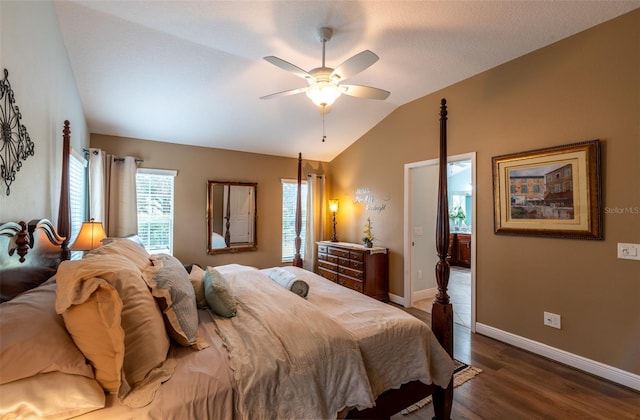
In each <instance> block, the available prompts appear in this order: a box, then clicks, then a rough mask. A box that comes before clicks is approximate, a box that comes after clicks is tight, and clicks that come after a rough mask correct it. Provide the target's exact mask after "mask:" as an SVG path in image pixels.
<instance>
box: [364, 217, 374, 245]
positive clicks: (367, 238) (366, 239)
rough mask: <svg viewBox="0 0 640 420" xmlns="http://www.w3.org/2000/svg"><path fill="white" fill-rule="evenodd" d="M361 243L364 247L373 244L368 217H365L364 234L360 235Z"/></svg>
mask: <svg viewBox="0 0 640 420" xmlns="http://www.w3.org/2000/svg"><path fill="white" fill-rule="evenodd" d="M362 243H363V245H364V247H365V248H371V247H372V246H373V233H372V232H371V218H370V217H367V224H366V225H364V236H363V237H362Z"/></svg>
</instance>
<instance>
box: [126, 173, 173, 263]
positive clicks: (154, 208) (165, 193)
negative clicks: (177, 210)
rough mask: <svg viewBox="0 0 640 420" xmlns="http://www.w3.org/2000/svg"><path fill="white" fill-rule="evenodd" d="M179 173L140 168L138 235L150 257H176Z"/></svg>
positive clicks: (138, 181)
mask: <svg viewBox="0 0 640 420" xmlns="http://www.w3.org/2000/svg"><path fill="white" fill-rule="evenodd" d="M175 176H176V171H168V170H162V169H147V168H140V169H138V172H137V174H136V193H137V196H138V236H139V237H140V239H141V240H142V243H143V244H144V246H145V248H146V250H147V252H149V253H150V254H159V253H165V254H173V180H174V177H175Z"/></svg>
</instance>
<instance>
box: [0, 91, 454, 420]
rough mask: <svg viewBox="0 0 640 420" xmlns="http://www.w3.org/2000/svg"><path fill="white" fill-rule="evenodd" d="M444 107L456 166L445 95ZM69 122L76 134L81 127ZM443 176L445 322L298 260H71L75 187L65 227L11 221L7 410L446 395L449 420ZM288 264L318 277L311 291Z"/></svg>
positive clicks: (3, 245)
mask: <svg viewBox="0 0 640 420" xmlns="http://www.w3.org/2000/svg"><path fill="white" fill-rule="evenodd" d="M440 116H441V142H440V143H441V146H440V154H441V168H442V167H444V168H445V170H446V102H445V101H444V100H443V101H442V104H441V112H440ZM63 133H64V142H65V144H66V145H68V141H69V129H68V123H66V125H65V131H64V132H63ZM67 147H68V146H67ZM299 161H300V160H299ZM442 162H444V163H445V164H444V165H442ZM67 165H68V163H67V162H64V161H63V180H64V179H65V178H66V176H68V175H65V173H67V170H68V167H67ZM298 170H299V173H300V165H299V169H298ZM299 178H300V176H299ZM442 178H443V176H442V173H441V182H440V193H439V210H438V229H437V230H438V233H437V249H438V255H439V256H440V261H439V262H438V265H437V267H436V275H437V280H438V289H439V292H438V296H437V297H436V303H434V308H433V314H432V328H431V329H429V327H428V326H427V325H426V324H424V323H422V322H421V321H419V320H417V319H416V318H414V317H412V316H411V315H409V314H407V313H405V312H404V311H402V310H400V309H398V308H395V307H393V306H391V305H388V304H384V303H381V302H378V301H376V300H374V299H371V298H369V297H367V296H364V295H362V294H359V293H357V292H354V291H352V290H349V289H346V288H344V287H342V286H340V285H337V284H335V283H332V282H330V281H328V280H326V279H324V278H322V277H320V276H318V275H316V274H314V273H311V272H308V271H305V270H303V269H302V268H300V267H299V266H298V265H299V263H297V262H296V263H295V264H294V266H291V267H277V268H267V269H258V268H254V267H247V266H242V265H237V264H228V265H224V266H218V267H206V268H200V267H198V266H187V265H184V264H183V263H182V262H180V261H178V260H177V259H175V258H174V257H171V256H167V255H149V254H147V253H146V251H144V248H142V247H140V246H139V245H138V244H137V243H135V241H131V240H129V239H122V240H117V241H113V242H112V243H109V244H106V245H104V246H103V247H100V248H97V249H96V250H94V251H91V252H90V253H88V255H86V256H85V258H83V259H82V260H80V261H67V259H68V254H69V252H68V243H67V241H66V239H65V236H67V235H68V231H69V225H68V221H67V220H68V209H66V208H65V207H66V206H65V204H64V203H65V202H67V199H66V198H65V197H64V195H65V194H66V192H65V188H62V197H61V206H60V207H61V209H60V213H59V216H58V219H59V223H58V226H57V228H56V227H54V226H53V225H52V224H51V223H50V222H49V221H48V220H46V219H42V220H36V221H31V222H29V223H24V222H19V223H14V222H7V223H4V224H1V225H0V254H1V255H0V270H1V271H0V286H2V292H3V293H2V298H3V302H2V304H0V347H1V348H0V362H1V365H0V366H1V369H0V395H2V398H1V399H0V415H1V416H5V415H8V416H10V415H23V416H29V415H42V416H45V415H46V416H47V417H50V418H68V417H75V416H79V418H87V419H112V418H216V419H227V418H228V419H235V418H336V417H339V418H343V417H347V418H388V417H390V416H391V415H392V414H394V413H397V412H399V411H400V410H401V409H402V408H405V407H407V406H408V405H410V404H412V403H414V402H416V401H418V400H420V399H422V398H424V397H425V396H427V395H429V394H432V395H433V398H434V409H435V413H436V417H437V418H449V417H450V413H451V403H452V395H453V387H452V372H453V361H452V359H451V356H452V344H453V340H452V328H453V321H452V319H453V317H452V307H451V304H450V303H449V301H448V296H447V293H446V289H447V283H448V271H449V267H448V265H447V263H446V260H445V258H446V255H447V247H448V220H447V211H446V210H447V204H446V172H445V174H444V180H445V181H444V182H443V181H442ZM63 185H64V182H63ZM443 200H444V205H443ZM298 224H299V223H298ZM297 230H299V229H297ZM445 238H446V239H447V240H445ZM299 243H300V240H299V237H298V238H296V244H297V245H296V249H297V251H298V252H297V253H298V254H299ZM296 260H298V259H296ZM276 275H277V276H280V277H281V278H282V276H285V277H287V278H288V279H290V280H291V281H292V283H293V281H296V282H302V283H303V284H305V285H306V286H307V289H306V291H307V293H306V296H304V297H303V296H300V295H298V294H296V293H294V292H293V291H294V289H293V288H292V287H287V285H286V284H284V283H282V282H281V281H279V280H278V278H277V276H276ZM8 283H12V286H13V287H12V288H10V287H8ZM292 283H290V284H292ZM185 285H188V287H187V286H185ZM5 289H6V290H5ZM5 292H6V293H5ZM345 302H348V304H345Z"/></svg>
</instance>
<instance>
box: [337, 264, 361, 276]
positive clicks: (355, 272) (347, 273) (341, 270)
mask: <svg viewBox="0 0 640 420" xmlns="http://www.w3.org/2000/svg"><path fill="white" fill-rule="evenodd" d="M338 273H340V274H344V275H345V276H349V277H353V278H356V279H358V280H363V279H364V276H363V275H362V274H363V273H362V271H358V270H354V269H352V268H349V267H344V266H341V265H340V266H338Z"/></svg>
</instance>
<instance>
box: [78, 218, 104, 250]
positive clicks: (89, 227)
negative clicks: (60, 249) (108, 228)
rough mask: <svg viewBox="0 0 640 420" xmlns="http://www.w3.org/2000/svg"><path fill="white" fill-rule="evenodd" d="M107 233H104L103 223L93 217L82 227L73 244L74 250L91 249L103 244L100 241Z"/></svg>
mask: <svg viewBox="0 0 640 420" xmlns="http://www.w3.org/2000/svg"><path fill="white" fill-rule="evenodd" d="M106 237H107V235H106V234H105V233H104V229H103V228H102V223H100V222H94V221H93V219H91V221H89V222H83V223H82V227H81V228H80V233H78V237H77V238H76V241H75V242H74V243H73V245H71V250H72V251H89V250H92V249H94V248H97V247H99V246H101V245H102V243H101V242H100V241H101V240H103V239H104V238H106Z"/></svg>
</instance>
